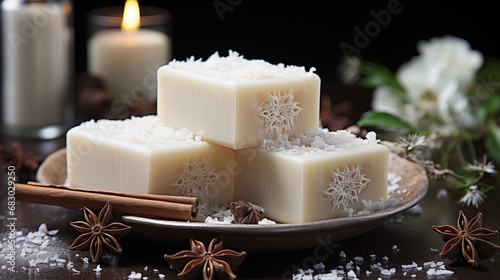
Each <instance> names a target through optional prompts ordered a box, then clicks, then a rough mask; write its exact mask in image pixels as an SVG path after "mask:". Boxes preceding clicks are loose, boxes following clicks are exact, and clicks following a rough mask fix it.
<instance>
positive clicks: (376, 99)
mask: <svg viewBox="0 0 500 280" xmlns="http://www.w3.org/2000/svg"><path fill="white" fill-rule="evenodd" d="M372 109H373V110H374V111H376V112H383V113H388V114H391V115H394V116H397V117H401V118H403V119H404V118H405V116H404V110H403V101H402V100H401V98H400V97H399V96H398V95H397V94H396V93H394V92H393V91H392V89H390V88H388V87H378V88H376V89H375V91H374V92H373V99H372Z"/></svg>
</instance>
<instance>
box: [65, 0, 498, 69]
mask: <svg viewBox="0 0 500 280" xmlns="http://www.w3.org/2000/svg"><path fill="white" fill-rule="evenodd" d="M124 2H125V0H120V1H115V0H112V1H88V0H74V7H75V34H76V54H77V56H76V57H77V64H76V67H77V71H84V70H85V67H86V65H85V64H86V63H85V56H86V55H85V51H86V34H85V33H86V32H87V31H86V26H87V21H86V16H87V13H88V11H89V10H91V9H93V8H96V7H102V6H113V5H117V6H123V4H124ZM494 2H495V1H490V2H478V1H453V2H451V1H450V2H441V3H436V1H416V0H413V1H410V0H401V1H391V0H387V1H255V0H253V1H252V0H215V1H211V0H210V1H187V0H169V1H150V0H140V1H139V4H140V5H141V6H155V7H161V8H164V9H167V10H168V11H170V13H171V14H172V33H173V34H172V35H173V57H174V58H175V59H180V60H184V59H185V58H187V57H190V56H191V55H194V56H195V57H197V58H198V57H202V58H203V59H206V58H207V57H208V56H209V55H211V54H212V53H214V52H215V51H219V52H220V53H221V55H222V54H223V55H226V54H227V50H229V49H232V50H235V51H238V52H240V53H241V54H243V55H244V56H245V57H247V58H262V59H265V60H267V61H270V62H272V63H280V62H283V63H285V64H293V65H300V66H306V68H309V67H311V66H314V67H316V68H317V73H318V74H319V75H320V76H324V75H329V74H332V73H335V72H336V67H337V65H338V63H339V59H340V58H341V57H342V51H341V49H340V44H341V43H342V42H345V43H347V44H350V45H352V46H353V47H355V46H356V45H355V42H354V39H355V36H356V31H355V30H354V29H355V28H356V27H358V28H359V29H360V30H365V28H366V27H367V26H374V25H371V24H370V22H372V21H374V16H373V15H372V13H379V12H380V11H381V10H387V9H388V5H391V4H392V5H397V3H399V5H397V7H399V10H401V12H399V13H398V14H392V15H391V18H390V21H389V22H388V24H386V26H385V27H384V26H381V25H379V26H380V29H379V31H378V32H376V31H377V29H375V28H372V31H375V32H373V33H376V35H374V36H372V37H370V38H369V39H370V41H369V43H368V44H366V46H364V47H362V48H359V49H360V55H361V56H362V57H363V58H364V59H366V60H376V61H380V62H383V63H384V64H386V65H387V66H389V67H390V68H391V69H393V70H395V69H396V68H397V66H398V65H400V64H401V63H403V62H404V61H407V60H409V59H410V58H411V57H412V56H414V55H416V48H415V46H416V43H417V42H418V41H419V40H421V39H425V40H427V39H429V38H431V37H434V36H443V35H446V34H451V35H454V36H458V37H462V38H464V39H466V40H468V41H469V42H470V43H471V45H472V47H473V48H474V49H479V50H480V51H482V52H483V53H485V54H487V55H494V56H500V46H499V44H498V43H499V37H500V3H498V2H497V4H494ZM217 3H218V4H221V5H224V4H225V5H228V6H229V7H230V8H231V10H226V11H225V12H224V13H223V14H222V16H223V20H222V21H221V19H220V17H219V15H218V13H217V10H216V9H215V8H214V4H217ZM231 4H234V6H231ZM373 33H372V34H373ZM325 78H328V79H329V78H330V76H326V77H323V79H325Z"/></svg>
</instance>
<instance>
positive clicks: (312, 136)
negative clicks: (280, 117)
mask: <svg viewBox="0 0 500 280" xmlns="http://www.w3.org/2000/svg"><path fill="white" fill-rule="evenodd" d="M373 144H376V141H370V140H367V139H362V138H358V137H356V136H355V135H354V134H352V133H350V132H349V131H347V130H337V131H329V130H328V129H322V128H315V129H310V130H308V131H306V132H304V133H301V134H298V135H296V136H295V137H293V138H289V137H288V135H286V134H283V135H281V136H279V137H278V138H277V139H264V140H263V141H262V144H261V146H260V148H261V149H263V150H268V151H273V152H283V153H285V154H287V155H295V156H307V155H311V154H317V153H325V152H335V151H345V150H349V149H354V148H357V147H359V146H362V145H373Z"/></svg>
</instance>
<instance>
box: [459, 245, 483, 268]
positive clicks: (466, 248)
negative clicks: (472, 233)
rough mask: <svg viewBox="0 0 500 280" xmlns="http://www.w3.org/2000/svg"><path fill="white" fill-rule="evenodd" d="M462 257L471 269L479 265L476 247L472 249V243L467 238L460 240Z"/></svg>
mask: <svg viewBox="0 0 500 280" xmlns="http://www.w3.org/2000/svg"><path fill="white" fill-rule="evenodd" d="M462 255H463V256H464V258H465V260H466V261H467V262H468V263H469V264H470V265H472V266H473V267H477V266H478V265H479V257H478V254H477V250H476V247H474V244H472V242H471V241H470V240H469V239H467V238H462Z"/></svg>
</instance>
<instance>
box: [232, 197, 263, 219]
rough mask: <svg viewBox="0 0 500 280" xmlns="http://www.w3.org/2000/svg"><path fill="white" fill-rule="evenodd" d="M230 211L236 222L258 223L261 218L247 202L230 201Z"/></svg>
mask: <svg viewBox="0 0 500 280" xmlns="http://www.w3.org/2000/svg"><path fill="white" fill-rule="evenodd" d="M231 213H232V214H233V216H234V222H235V223H237V224H258V223H259V222H260V221H262V219H263V218H262V215H261V214H260V213H259V212H258V211H257V210H255V208H254V207H253V206H252V204H250V203H249V202H241V203H238V202H231Z"/></svg>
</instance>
